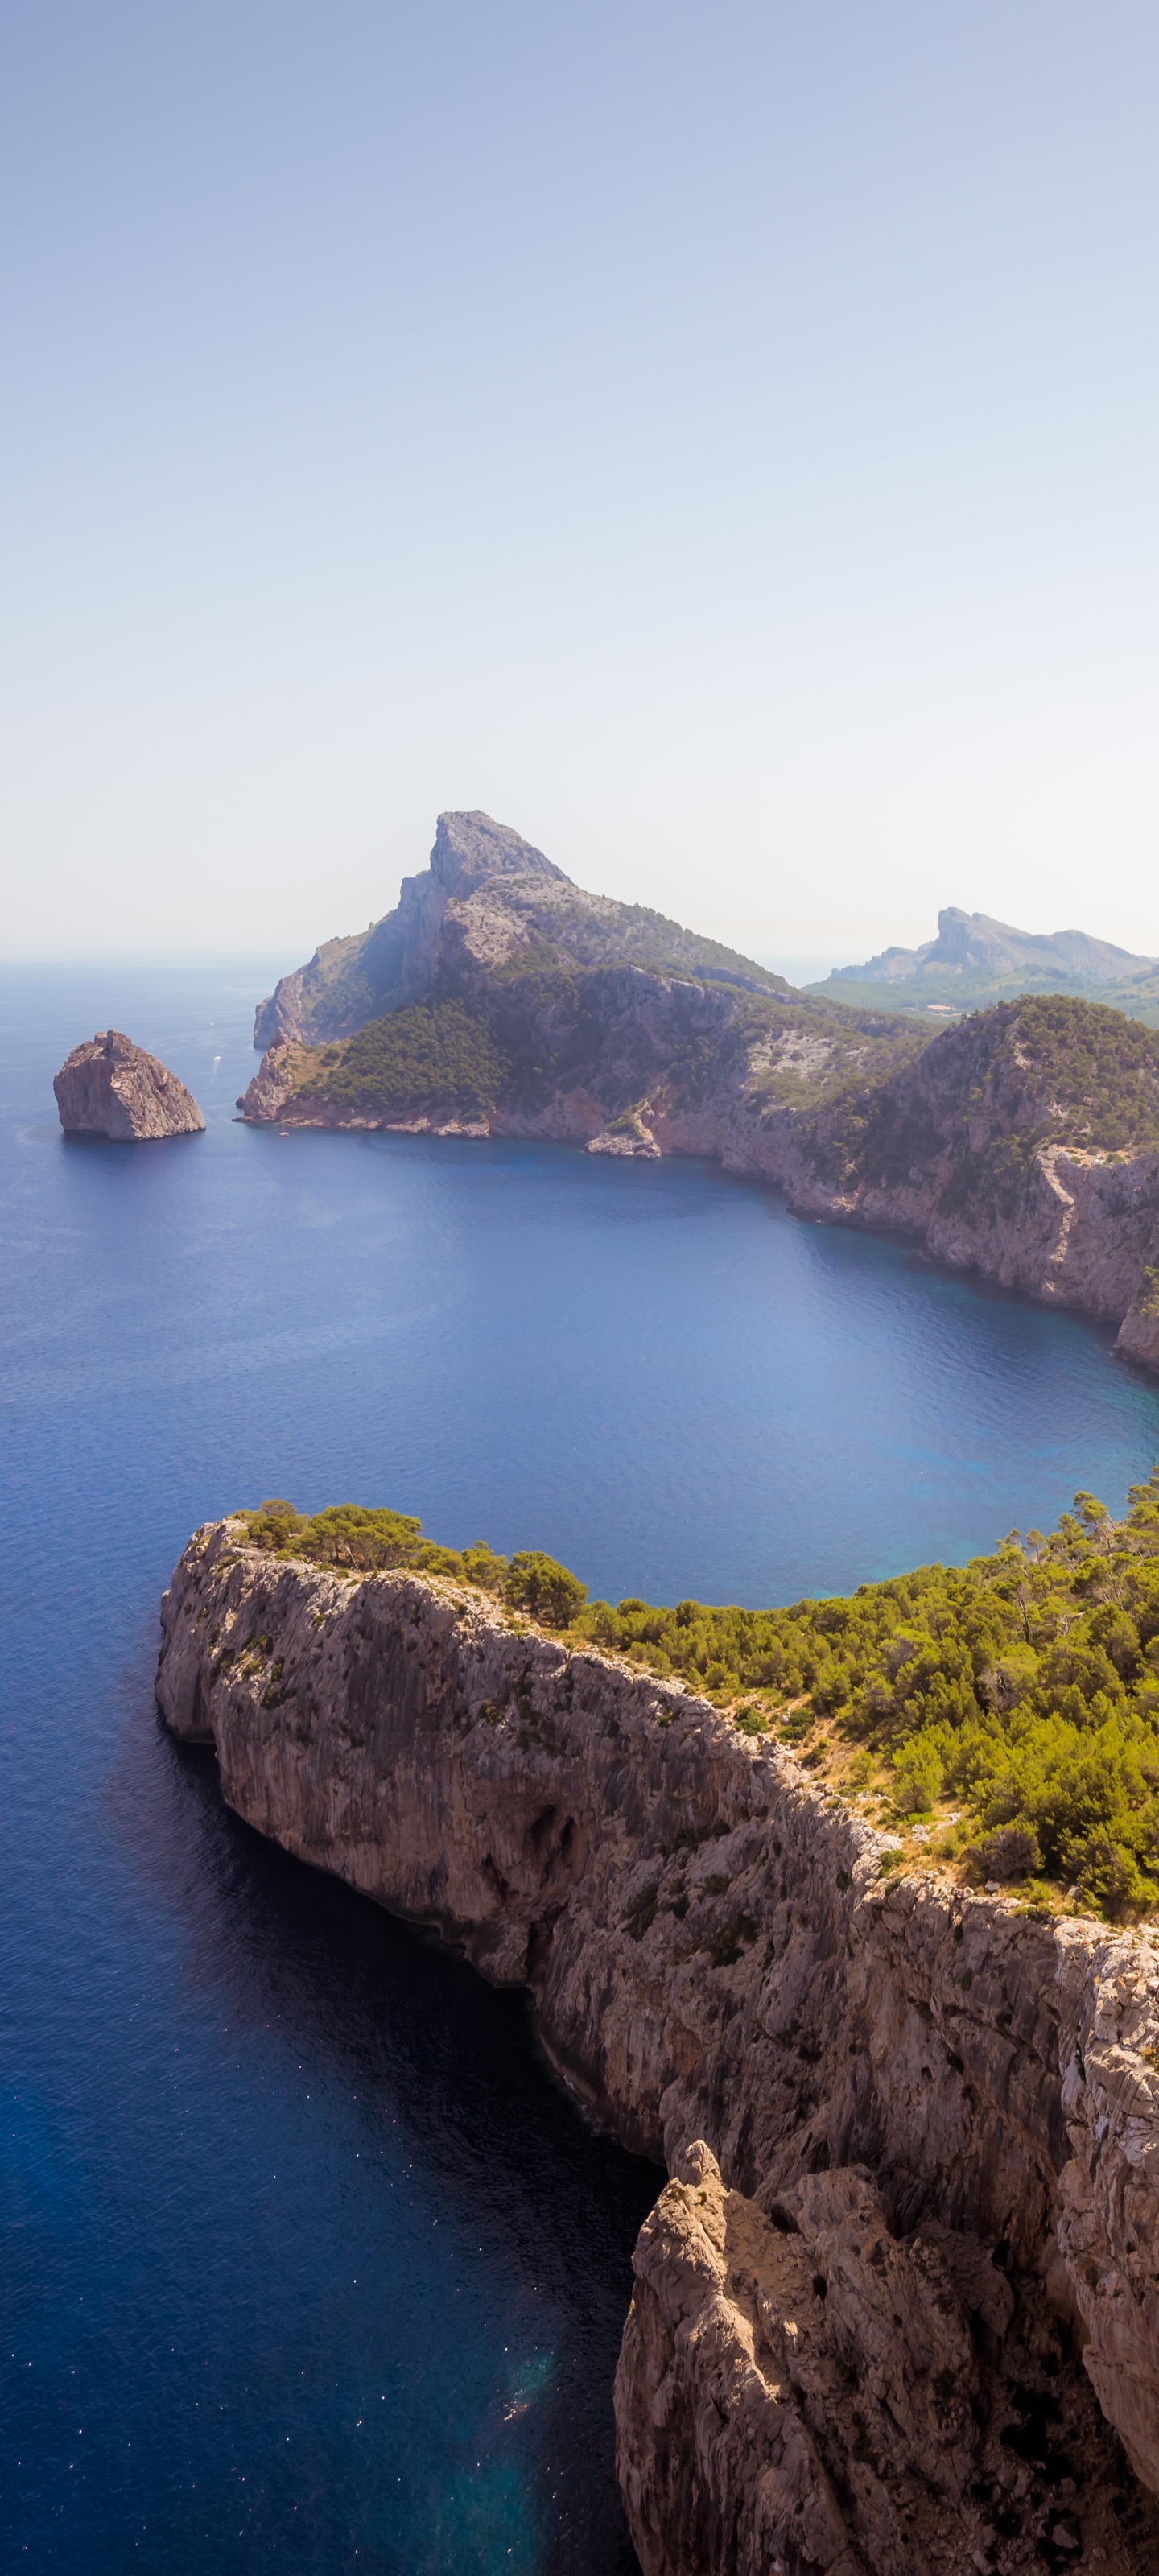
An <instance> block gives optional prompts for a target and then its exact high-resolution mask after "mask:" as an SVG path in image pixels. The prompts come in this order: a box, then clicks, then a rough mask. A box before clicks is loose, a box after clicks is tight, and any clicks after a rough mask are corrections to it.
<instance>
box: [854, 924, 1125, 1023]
mask: <svg viewBox="0 0 1159 2576" xmlns="http://www.w3.org/2000/svg"><path fill="white" fill-rule="evenodd" d="M808 990H809V992H810V993H813V994H816V995H817V996H818V997H820V998H823V999H825V1000H831V1001H835V1002H840V1001H846V1000H847V1001H849V1002H850V1003H852V1004H854V1005H855V1006H861V1007H864V1005H865V1003H866V1002H867V1001H872V1000H873V999H874V997H875V996H876V997H877V998H879V999H880V1000H881V1001H883V1002H887V1003H888V1004H889V1006H890V1007H891V1008H892V1009H894V1010H915V1011H923V1012H930V1011H935V1012H938V1011H940V1012H943V1013H947V1014H949V1013H952V1014H954V1015H955V1016H957V1015H958V1014H959V1013H961V1012H964V1011H976V1010H982V1009H985V1008H986V1007H987V1005H988V1004H989V1003H991V1002H999V1001H1012V1000H1014V999H1015V998H1016V997H1017V996H1019V995H1020V994H1023V993H1074V994H1078V995H1080V996H1081V997H1083V998H1084V999H1086V1000H1088V1001H1091V1000H1093V1001H1106V1002H1111V1003H1112V1004H1114V1005H1115V1006H1116V1007H1117V1008H1118V1009H1120V1010H1124V1011H1127V1012H1131V1013H1135V1014H1138V1015H1139V1016H1142V1017H1144V1018H1147V1019H1150V1018H1152V1016H1153V1014H1154V1013H1155V1011H1156V1010H1157V1009H1159V958H1155V957H1142V956H1136V955H1135V954H1134V953H1133V952H1132V951H1131V950H1130V949H1128V948H1116V947H1115V946H1114V945H1113V944H1112V943H1111V942H1110V941H1109V940H1106V939H1092V938H1091V937H1090V935H1089V933H1088V932H1087V931H1085V930H1053V931H1045V932H1044V931H1030V930H1015V929H1014V928H1013V927H1012V925H1011V924H1010V923H1009V922H1006V921H994V920H992V919H991V917H990V915H989V914H987V913H984V912H963V911H962V910H961V909H960V907H959V906H958V905H956V904H949V905H947V906H946V908H945V910H944V911H942V912H940V913H939V914H938V935H937V938H936V939H927V940H926V941H924V942H923V944H922V946H921V947H920V948H883V949H882V950H881V952H880V954H879V955H878V956H876V957H869V958H867V959H866V961H865V964H864V965H863V966H837V967H834V970H833V972H832V974H831V975H828V976H827V977H826V978H825V980H824V982H823V983H819V984H810V985H809V987H808Z"/></svg>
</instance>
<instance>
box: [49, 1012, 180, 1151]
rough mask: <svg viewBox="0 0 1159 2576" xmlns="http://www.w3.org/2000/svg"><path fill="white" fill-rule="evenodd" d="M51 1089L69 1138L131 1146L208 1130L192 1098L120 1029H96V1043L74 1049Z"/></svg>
mask: <svg viewBox="0 0 1159 2576" xmlns="http://www.w3.org/2000/svg"><path fill="white" fill-rule="evenodd" d="M52 1088H53V1090H54V1092H55V1093H56V1105H57V1108H58V1110H59V1112H60V1123H61V1126H62V1127H63V1128H64V1130H65V1133H66V1135H69V1136H111V1137H113V1138H115V1139H116V1140H117V1142H118V1143H123V1144H128V1143H134V1142H137V1141H139V1140H141V1139H144V1138H148V1137H155V1136H191V1135H195V1134H196V1133H198V1132H199V1131H200V1129H202V1128H203V1127H204V1125H205V1120H204V1118H203V1117H202V1115H201V1111H200V1109H199V1108H198V1106H197V1102H196V1101H195V1099H194V1097H193V1094H192V1092H191V1091H187V1090H186V1088H185V1085H184V1083H183V1082H179V1081H178V1079H177V1076H176V1074H175V1073H170V1071H169V1069H168V1066H167V1065H163V1064H162V1063H160V1061H159V1059H158V1058H157V1057H156V1056H155V1055H147V1054H146V1052H145V1049H144V1047H139V1046H134V1044H133V1041H132V1039H131V1038H127V1037H125V1036H123V1034H122V1032H121V1030H120V1029H98V1030H97V1033H96V1036H95V1038H88V1039H86V1040H85V1041H84V1043H83V1045H81V1046H76V1047H74V1048H73V1050H72V1054H71V1055H67V1056H66V1057H65V1060H64V1063H63V1064H62V1066H61V1068H60V1072H59V1073H58V1074H55V1075H54V1076H53V1084H52Z"/></svg>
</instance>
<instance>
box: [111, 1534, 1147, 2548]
mask: <svg viewBox="0 0 1159 2576" xmlns="http://www.w3.org/2000/svg"><path fill="white" fill-rule="evenodd" d="M162 1624H163V1631H164V1643H163V1647H162V1654H161V1662H160V1667H159V1672H158V1682H157V1692H158V1700H159V1703H160V1706H161V1708H162V1710H163V1712H164V1715H165V1717H166V1719H167V1721H168V1723H169V1725H170V1726H171V1727H172V1729H173V1730H174V1732H175V1733H176V1734H177V1735H179V1736H183V1737H186V1738H188V1739H191V1740H196V1741H205V1742H209V1741H212V1742H213V1743H214V1745H215V1746H216V1749H217V1756H218V1761H219V1765H220V1772H221V1782H222V1788H223V1791H224V1794H225V1796H226V1797H227V1799H228V1800H229V1802H230V1804H231V1805H233V1806H234V1807H235V1808H236V1809H237V1810H238V1812H239V1813H240V1814H242V1815H243V1816H245V1817H246V1818H247V1819H248V1820H249V1822H250V1823H251V1824H253V1825H255V1826H256V1827H257V1828H258V1829H259V1830H260V1831H262V1832H264V1833H267V1834H270V1835H272V1836H273V1837H274V1838H275V1839H276V1840H277V1841H279V1842H280V1843H282V1844H283V1845H284V1846H285V1848H286V1849H287V1850H289V1851H292V1852H295V1853H297V1854H299V1855H300V1856H301V1857H302V1858H304V1859H307V1860H309V1861H312V1862H313V1863H315V1864H316V1865H317V1866H319V1867H322V1868H326V1869H331V1870H334V1871H336V1872H337V1873H338V1874H339V1875H341V1876H342V1877H344V1878H346V1879H348V1880H349V1881H350V1882H351V1883H352V1884H353V1885H354V1886H356V1887H359V1888H361V1889H363V1890H364V1891H365V1892H366V1893H367V1894H368V1895H370V1896H373V1897H374V1898H376V1899H377V1900H378V1901H379V1902H380V1903H381V1904H384V1905H386V1906H388V1907H389V1908H390V1909H391V1911H393V1912H395V1913H397V1914H400V1915H402V1916H404V1917H405V1918H406V1919H407V1920H409V1921H412V1922H414V1923H418V1924H424V1925H428V1926H430V1927H432V1928H434V1929H435V1930H437V1931H438V1932H439V1933H441V1935H442V1936H443V1937H444V1938H445V1939H447V1940H448V1941H451V1942H454V1943H456V1944H458V1945H459V1946H461V1948H462V1949H463V1950H464V1952H465V1953H466V1955H467V1956H468V1957H469V1958H470V1959H471V1960H472V1961H473V1962H474V1964H475V1965H476V1966H477V1967H478V1968H479V1969H480V1970H481V1972H482V1973H483V1974H484V1975H486V1976H488V1977H489V1978H491V1979H492V1980H493V1981H495V1982H498V1983H525V1984H527V1985H528V1986H529V1987H530V1988H531V1991H532V1993H533V1996H534V1998H535V2008H536V2014H537V2020H538V2026H539V2030H540V2033H541V2036H542V2039H543V2042H544V2045H545V2047H546V2049H547V2050H548V2052H549V2054H550V2056H551V2057H552V2059H553V2061H554V2062H555V2064H556V2066H557V2067H558V2068H559V2069H560V2071H561V2072H562V2073H563V2075H564V2076H565V2077H566V2079H567V2080H568V2081H569V2083H570V2084H571V2085H572V2086H573V2088H574V2090H575V2091H576V2092H577V2093H578V2094H579V2096H580V2098H581V2099H582V2100H583V2101H585V2102H586V2103H587V2104H588V2105H589V2106H590V2108H591V2109H592V2111H593V2112H594V2113H595V2115H596V2116H597V2117H598V2118H599V2119H600V2120H602V2121H603V2122H605V2123H606V2124H607V2125H608V2126H609V2127H611V2128H612V2129H614V2130H615V2132H616V2133H617V2134H618V2135H619V2136H620V2137H621V2138H622V2139H624V2140H625V2142H626V2143H627V2144H629V2145H631V2146H633V2147H636V2148H640V2149H642V2150H644V2151H645V2152H647V2153H650V2154H653V2155H655V2156H657V2157H659V2156H661V2155H663V2156H664V2157H665V2158H666V2160H667V2162H668V2165H669V2170H670V2172H671V2173H672V2175H673V2181H672V2182H671V2183H670V2184H669V2186H668V2189H667V2190H666V2191H665V2192H664V2193H662V2195H661V2198H660V2201H659V2203H658V2204H657V2208H656V2211H655V2212H654V2213H653V2216H652V2218H651V2219H650V2220H649V2221H648V2223H647V2225H646V2227H645V2229H644V2231H643V2234H642V2237H641V2240H640V2245H639V2248H638V2251H637V2258H636V2271H637V2290H636V2298H635V2302H634V2305H633V2310H632V2314H631V2317H630V2319H629V2323H628V2326H627V2329H626V2334H625V2342H624V2352H623V2358H622V2361H621V2367H620V2373H619V2381H618V2388H617V2423H618V2450H619V2462H620V2474H621V2481H622V2485H623V2489H624V2494H625V2499H626V2502H627V2507H628V2512H629V2519H630V2522H631V2527H632V2531H633V2536H634V2538H635V2541H636V2546H637V2548H638V2550H639V2553H640V2557H641V2561H642V2564H643V2567H644V2569H645V2576H669V2571H670V2576H699V2571H701V2570H704V2571H709V2570H711V2571H713V2576H717V2572H719V2576H750V2571H752V2576H756V2571H757V2570H758V2569H760V2570H761V2576H765V2571H770V2576H771V2571H773V2570H775V2569H777V2568H781V2569H782V2570H783V2571H786V2576H788V2571H792V2576H810V2571H812V2570H816V2569H824V2570H826V2571H833V2576H878V2571H880V2576H924V2571H925V2570H927V2569H932V2568H937V2569H944V2570H946V2571H947V2576H970V2571H973V2570H974V2569H975V2568H981V2567H994V2568H997V2569H1000V2570H1003V2571H1013V2570H1014V2569H1016V2568H1023V2567H1029V2566H1030V2565H1032V2564H1033V2565H1036V2566H1040V2565H1041V2564H1043V2563H1044V2561H1045V2563H1046V2564H1047V2565H1048V2566H1052V2567H1059V2566H1063V2565H1081V2566H1084V2567H1088V2566H1089V2567H1094V2566H1095V2565H1100V2564H1101V2565H1102V2566H1104V2567H1105V2568H1106V2569H1108V2570H1111V2571H1115V2576H1118V2571H1124V2576H1125V2571H1127V2570H1130V2571H1131V2576H1153V2570H1154V2568H1155V2566H1156V2565H1159V2518H1157V2514H1156V2508H1155V2507H1154V2505H1153V2504H1152V2502H1151V2500H1150V2497H1149V2496H1148V2495H1146V2494H1144V2493H1143V2492H1142V2491H1141V2490H1140V2488H1139V2487H1137V2486H1136V2485H1135V2483H1134V2481H1133V2479H1132V2478H1131V2476H1130V2474H1129V2473H1128V2471H1127V2470H1126V2468H1125V2466H1124V2462H1123V2456H1122V2452H1121V2451H1120V2450H1119V2447H1118V2443H1117V2442H1116V2440H1115V2439H1114V2438H1113V2435H1112V2433H1111V2432H1110V2431H1109V2430H1108V2426H1111V2427H1114V2428H1115V2433H1116V2434H1117V2435H1118V2436H1120V2437H1121V2440H1122V2443H1123V2445H1124V2446H1125V2449H1126V2451H1127V2453H1128V2454H1129V2456H1130V2459H1131V2461H1132V2462H1133V2464H1134V2468H1135V2470H1136V2471H1137V2472H1138V2475H1139V2477H1140V2478H1141V2479H1142V2480H1143V2481H1145V2483H1146V2486H1147V2487H1148V2488H1152V2489H1154V2488H1159V2074H1157V2073H1156V2062H1157V2059H1159V1949H1157V1948H1156V1946H1155V1943H1154V1942H1153V1940H1152V1938H1151V1936H1150V1935H1148V1934H1138V1935H1135V1934H1129V1933H1116V1932H1111V1931H1109V1930H1107V1929H1106V1928H1105V1927H1104V1926H1102V1925H1099V1924H1097V1923H1094V1922H1090V1921H1079V1920H1075V1919H1071V1918H1068V1919H1062V1920H1059V1919H1049V1920H1046V1919H1040V1918H1038V1917H1036V1916H1034V1915H1033V1914H1030V1913H1026V1912H1023V1911H1020V1910H1019V1909H1018V1908H1017V1907H1016V1906H1015V1905H1014V1904H1013V1903H1012V1902H1010V1901H1009V1900H1007V1899H1004V1898H1001V1897H995V1898H980V1897H970V1896H968V1895H965V1894H964V1893H963V1892H962V1891H961V1890H960V1889H957V1888H955V1887H953V1886H951V1885H950V1884H949V1883H948V1882H946V1881H944V1880H939V1879H938V1878H936V1877H935V1876H933V1875H932V1874H931V1875H929V1876H923V1877H911V1878H908V1879H905V1880H902V1881H899V1880H898V1879H896V1878H888V1877H886V1876H884V1875H883V1873H882V1868H881V1851H880V1844H879V1841H878V1838H877V1836H876V1835H875V1834H874V1833H873V1832H872V1831H871V1830H870V1828H868V1827H867V1826H865V1825H862V1824H860V1823H858V1822H857V1821H856V1820H855V1819H853V1818H852V1817H851V1816H850V1815H849V1813H848V1811H847V1810H846V1809H845V1808H844V1807H843V1806H842V1805H841V1804H840V1802H839V1801H837V1800H836V1799H834V1798H832V1797H831V1796H829V1795H827V1793H826V1792H825V1791H824V1790H822V1789H819V1788H818V1787H816V1786H815V1785H813V1784H811V1783H810V1781H809V1780H808V1778H807V1775H806V1774H805V1773H804V1772H803V1771H802V1770H801V1769H800V1768H799V1767H798V1765H797V1764H796V1762H795V1761H794V1760H793V1758H792V1756H791V1755H789V1754H788V1753H786V1752H784V1751H781V1750H774V1749H772V1748H770V1747H769V1746H767V1744H765V1743H762V1742H760V1741H759V1740H758V1741H751V1740H749V1739H747V1738H745V1737H744V1736H742V1735H740V1734H739V1733H738V1732H737V1730H736V1729H735V1728H734V1727H733V1726H731V1725H730V1724H729V1722H728V1721H727V1720H725V1719H723V1718H721V1717H719V1716H717V1715H716V1714H715V1712H714V1711H713V1710H712V1709H711V1708H710V1707H709V1706H708V1704H707V1703H705V1702H703V1701H699V1700H697V1699H695V1698H694V1697H692V1696H691V1695H690V1694H689V1693H687V1692H686V1691H684V1690H682V1689H681V1688H679V1687H677V1686H675V1685H673V1684H672V1683H670V1682H667V1681H664V1682H660V1681H657V1680H656V1679H655V1678H654V1677H651V1676H648V1675H646V1674H643V1673H641V1672H639V1671H637V1670H636V1669H635V1668H634V1667H632V1666H630V1665H627V1664H624V1663H621V1662H618V1661H617V1660H615V1659H613V1658H609V1657H605V1656H602V1655H601V1654H599V1653H598V1652H597V1651H595V1650H594V1649H592V1648H590V1647H585V1648H584V1649H583V1650H580V1651H577V1650H575V1649H569V1647H568V1646H567V1644H566V1643H565V1642H560V1641H557V1640H555V1639H553V1638H551V1637H548V1636H546V1635H544V1634H543V1633H542V1632H541V1631H538V1630H536V1629H534V1628H532V1627H530V1626H529V1625H528V1624H527V1623H526V1622H524V1621H522V1620H519V1619H516V1618H515V1617H513V1616H512V1615H511V1614H509V1613H507V1612H504V1611H502V1610H500V1609H499V1608H497V1607H496V1606H495V1604H494V1603H493V1602H491V1601H490V1600H489V1599H488V1598H487V1597H485V1596H481V1595H479V1594H476V1593H472V1592H468V1591H466V1590H463V1589H461V1588H459V1587H458V1586H456V1585H454V1584H451V1583H447V1582H443V1581H439V1580H433V1579H430V1578H422V1577H418V1576H416V1575H413V1574H401V1573H400V1574H386V1575H378V1576H374V1577H371V1578H359V1577H356V1576H350V1577H343V1576H341V1575H339V1574H336V1573H333V1572H330V1571H329V1570H323V1569H321V1568H319V1567H317V1566H314V1565H309V1564H306V1563H303V1562H300V1561H299V1562H296V1563H295V1562H284V1561H279V1560H277V1559H274V1558H271V1557H269V1556H266V1555H264V1554H262V1553H260V1552H259V1551H257V1550H255V1549H252V1548H250V1547H249V1546H248V1545H247V1544H246V1530H245V1525H244V1523H241V1522H238V1521H232V1522H230V1521H227V1522H224V1523H221V1524H219V1525H217V1526H216V1527H211V1528H206V1529H205V1530H202V1531H200V1532H198V1533H197V1535H196V1536H195V1538H194V1539H193V1540H192V1541H191V1542H190V1545H189V1547H188V1548H187V1549H186V1551H185V1554H184V1556H183V1557H182V1559H181V1562H180V1564H179V1566H178V1568H177V1570H176V1573H175V1575H174V1579H173V1585H172V1588H171V1590H170V1592H169V1593H167V1594H166V1596H165V1602H164V1605H163V1613H162ZM718 2164H719V2168H720V2173H721V2174H723V2177H724V2182H723V2184H722V2182H721V2180H720V2175H719V2174H718V2173H717V2170H716V2167H717V2165H718ZM818 2282H820V2283H821V2284H823V2289H822V2288H818V2286H817V2284H818ZM1080 2348H1081V2349H1082V2352H1083V2360H1084V2362H1085V2367H1086V2374H1087V2376H1086V2377H1085V2378H1084V2376H1083V2372H1082V2371H1081V2370H1080V2368H1079V2367H1078V2364H1077V2359H1076V2355H1077V2352H1078V2350H1079V2349H1080ZM1096 2393H1097V2398H1098V2401H1099V2405H1100V2406H1101V2408H1102V2410H1103V2413H1102V2416H1100V2414H1099V2411H1098V2406H1096V2403H1095V2394H1096ZM1104 2418H1105V2419H1106V2420H1105V2421H1104ZM1116 2498H1117V2499H1118V2501H1117V2502H1116V2501H1115V2499H1116ZM1060 2535H1061V2536H1060ZM1100 2553H1101V2555H1100Z"/></svg>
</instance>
